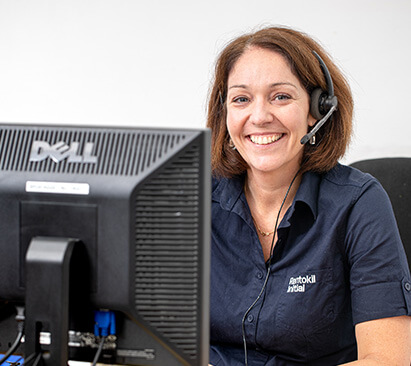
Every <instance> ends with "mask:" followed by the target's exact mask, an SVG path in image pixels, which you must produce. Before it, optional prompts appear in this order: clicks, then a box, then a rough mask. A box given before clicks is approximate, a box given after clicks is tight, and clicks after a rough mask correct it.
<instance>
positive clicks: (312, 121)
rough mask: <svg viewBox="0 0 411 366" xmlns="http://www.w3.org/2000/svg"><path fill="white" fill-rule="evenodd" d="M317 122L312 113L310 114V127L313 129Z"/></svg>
mask: <svg viewBox="0 0 411 366" xmlns="http://www.w3.org/2000/svg"><path fill="white" fill-rule="evenodd" d="M316 122H317V120H316V119H315V118H314V117H313V116H312V115H311V113H309V114H308V119H307V123H308V126H310V127H313V126H314V125H315V123H316Z"/></svg>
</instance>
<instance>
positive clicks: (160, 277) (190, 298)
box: [135, 146, 200, 359]
mask: <svg viewBox="0 0 411 366" xmlns="http://www.w3.org/2000/svg"><path fill="white" fill-rule="evenodd" d="M199 153H200V152H199V148H198V146H192V147H190V149H188V150H186V151H185V152H184V153H183V154H182V155H180V157H179V158H177V159H175V160H172V161H171V162H170V163H169V164H167V166H165V167H164V168H163V169H162V170H161V171H160V172H159V174H158V175H156V176H155V177H153V179H149V181H147V182H146V183H145V184H144V185H143V186H142V188H141V190H139V192H138V194H137V197H136V278H135V286H136V287H135V288H136V293H135V304H136V309H137V311H138V314H139V315H140V316H141V317H142V318H143V319H144V320H145V321H146V322H148V323H149V324H150V325H152V326H153V328H154V329H156V331H157V332H159V333H160V334H162V335H164V336H165V337H166V338H167V339H168V340H170V341H171V343H172V344H173V345H174V346H175V347H177V348H178V349H180V350H181V351H183V353H184V354H186V356H188V357H189V358H192V359H195V358H196V357H197V356H198V353H199V350H198V345H197V344H196V339H197V329H198V321H199V320H198V317H199V312H198V309H199V301H200V296H199V291H200V289H199V286H198V283H199V280H200V279H199V273H200V268H199V265H200V264H199V263H200V260H199V245H200V244H199V243H200V240H199V237H198V235H199V234H198V231H199V229H198V227H199V202H200V188H199V184H200V183H199V182H200V167H199V166H198V154H199Z"/></svg>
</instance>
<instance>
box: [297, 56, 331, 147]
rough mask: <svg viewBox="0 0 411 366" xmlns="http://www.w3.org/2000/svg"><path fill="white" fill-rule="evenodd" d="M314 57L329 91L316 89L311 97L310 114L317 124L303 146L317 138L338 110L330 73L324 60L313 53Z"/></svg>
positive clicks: (302, 142)
mask: <svg viewBox="0 0 411 366" xmlns="http://www.w3.org/2000/svg"><path fill="white" fill-rule="evenodd" d="M313 55H314V56H315V57H316V59H317V60H318V62H319V63H320V66H321V70H322V71H323V73H324V77H325V81H326V84H327V91H324V90H322V89H321V88H316V89H314V90H313V92H312V93H311V95H310V98H311V100H310V113H311V115H312V116H313V117H314V118H315V119H316V120H317V123H316V124H315V125H314V127H313V128H312V129H311V131H310V132H309V133H307V134H306V135H304V136H303V137H302V139H301V140H300V142H301V144H302V145H304V144H306V143H307V142H308V141H309V140H310V139H311V138H312V137H314V136H315V134H316V133H317V131H318V130H319V129H320V128H321V127H322V126H323V125H324V123H325V122H327V121H328V120H329V119H330V117H331V115H332V114H333V113H334V112H335V111H336V110H337V106H338V100H337V97H336V96H335V95H334V85H333V81H332V79H331V75H330V72H329V71H328V68H327V66H326V65H325V63H324V61H323V60H322V58H321V57H320V56H319V55H318V54H317V52H315V51H313Z"/></svg>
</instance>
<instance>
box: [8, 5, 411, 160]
mask: <svg viewBox="0 0 411 366" xmlns="http://www.w3.org/2000/svg"><path fill="white" fill-rule="evenodd" d="M410 16H411V1H410V0H343V1H339V0H335V1H329V0H310V1H309V0H287V1H279V0H254V1H252V2H251V1H248V0H247V1H246V0H226V1H224V0H207V1H201V2H200V1H194V0H173V1H168V0H146V1H140V0H0V121H2V122H29V123H35V122H43V123H60V124H88V125H97V124H101V125H103V124H116V125H138V126H168V127H203V126H204V125H205V115H206V98H207V91H208V88H209V85H210V80H211V77H212V69H213V64H214V60H215V58H216V56H217V54H218V52H219V51H220V50H221V49H222V47H223V46H224V45H225V44H226V43H227V42H228V41H229V40H230V39H232V38H233V37H235V36H237V35H239V34H241V33H244V32H247V31H250V30H253V29H256V28H259V27H261V26H262V25H270V24H280V25H288V26H292V27H294V28H297V29H300V30H303V31H305V32H307V33H308V34H310V35H312V36H313V37H314V38H316V39H317V40H319V41H320V43H321V44H322V45H323V46H324V47H325V48H326V50H328V51H329V52H330V53H331V55H332V56H333V58H334V60H335V61H336V62H337V63H338V65H340V67H341V68H342V70H343V71H344V73H345V75H346V76H347V77H348V79H349V81H350V83H351V86H352V90H353V93H354V97H355V102H356V109H355V138H354V141H353V144H352V147H351V149H350V151H349V153H348V155H347V157H346V159H345V162H347V163H348V162H351V161H353V160H358V159H363V158H370V157H377V156H411V143H410V142H409V136H411V117H410V115H409V108H408V106H409V103H411V88H410V85H411V63H410V59H411V57H410V56H411V47H410V44H411V43H410V42H411V22H410V19H411V17H410Z"/></svg>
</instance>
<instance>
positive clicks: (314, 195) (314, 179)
mask: <svg viewBox="0 0 411 366" xmlns="http://www.w3.org/2000/svg"><path fill="white" fill-rule="evenodd" d="M320 180H321V176H320V175H319V174H317V173H314V172H307V173H304V175H303V178H302V180H301V183H300V186H299V187H298V191H297V194H296V195H295V198H294V203H293V205H295V204H296V203H297V202H302V203H304V204H306V205H307V206H308V207H309V208H310V210H311V212H312V214H313V217H314V219H316V218H317V214H318V191H319V188H320Z"/></svg>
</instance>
